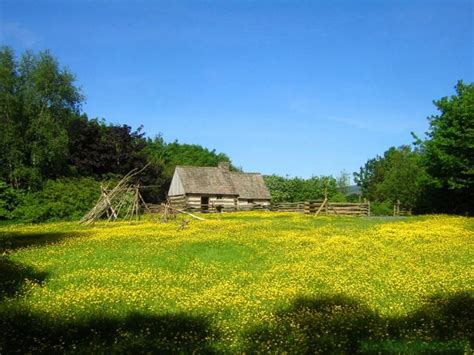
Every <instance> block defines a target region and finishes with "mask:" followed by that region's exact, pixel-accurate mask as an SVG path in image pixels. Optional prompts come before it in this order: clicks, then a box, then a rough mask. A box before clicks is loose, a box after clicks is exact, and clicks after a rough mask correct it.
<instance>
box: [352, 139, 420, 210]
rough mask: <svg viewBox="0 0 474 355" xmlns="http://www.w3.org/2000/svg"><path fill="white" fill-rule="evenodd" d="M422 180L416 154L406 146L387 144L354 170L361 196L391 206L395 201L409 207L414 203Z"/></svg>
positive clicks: (418, 158) (417, 154)
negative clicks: (379, 153)
mask: <svg viewBox="0 0 474 355" xmlns="http://www.w3.org/2000/svg"><path fill="white" fill-rule="evenodd" d="M425 179H426V174H425V171H424V168H423V165H422V161H421V156H420V153H419V152H418V151H412V149H411V148H410V147H409V146H401V147H399V148H395V147H391V148H390V149H388V150H387V151H386V152H385V153H384V155H383V156H382V157H380V156H377V157H376V158H374V159H370V160H369V161H367V163H366V164H365V166H363V167H361V168H360V170H359V172H358V173H354V180H355V182H356V183H357V185H359V186H360V188H361V190H362V194H363V197H365V198H367V199H369V200H370V201H372V202H379V203H380V202H384V201H386V202H387V203H388V204H391V205H393V204H394V203H396V202H397V201H398V200H399V201H400V203H401V205H402V206H403V207H405V208H409V209H411V208H415V207H416V206H417V204H418V202H419V200H420V195H421V194H422V192H423V182H424V181H425ZM382 210H384V209H382Z"/></svg>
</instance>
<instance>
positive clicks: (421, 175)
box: [354, 81, 474, 215]
mask: <svg viewBox="0 0 474 355" xmlns="http://www.w3.org/2000/svg"><path fill="white" fill-rule="evenodd" d="M455 91H456V92H455V94H454V95H452V96H451V97H443V98H441V99H439V100H435V101H434V102H433V103H434V105H435V106H436V108H437V110H438V112H439V113H438V114H436V115H433V116H430V117H428V121H429V130H428V132H426V136H425V137H424V138H420V137H418V136H417V135H415V134H413V133H412V136H413V139H414V140H415V141H414V143H413V145H411V146H410V145H404V146H401V147H391V148H389V149H388V150H387V151H386V152H384V153H383V155H382V156H377V157H375V158H373V159H369V160H368V161H367V162H366V163H365V165H364V166H363V167H361V168H360V170H359V171H358V172H355V173H354V180H355V182H356V183H357V184H358V186H360V188H361V190H362V194H363V196H364V197H366V198H368V199H369V200H371V201H373V202H375V203H376V208H378V209H380V211H381V212H383V213H386V214H387V213H390V211H391V209H392V206H393V204H395V203H397V202H400V204H401V206H403V207H404V208H406V209H409V210H412V211H413V212H415V213H457V214H467V215H472V214H473V210H474V208H473V206H474V204H473V201H474V84H472V83H471V84H465V83H464V82H462V81H459V82H458V83H457V85H456V86H455Z"/></svg>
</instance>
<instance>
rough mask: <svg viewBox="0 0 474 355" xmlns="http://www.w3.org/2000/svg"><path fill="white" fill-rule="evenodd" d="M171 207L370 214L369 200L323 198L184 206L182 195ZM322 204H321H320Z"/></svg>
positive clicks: (154, 207)
mask: <svg viewBox="0 0 474 355" xmlns="http://www.w3.org/2000/svg"><path fill="white" fill-rule="evenodd" d="M170 202H171V204H172V206H173V207H175V208H179V209H186V210H188V211H195V212H203V213H212V212H234V211H258V210H270V211H277V212H298V213H305V214H316V213H318V211H319V214H326V215H336V216H370V202H368V203H346V202H327V201H323V200H317V201H304V202H279V203H273V204H271V205H270V206H263V205H259V204H249V205H240V206H235V207H234V206H232V207H229V206H226V207H224V206H220V205H219V204H212V203H211V204H208V205H201V206H200V207H199V208H192V207H189V206H186V200H185V198H184V197H173V198H170ZM322 205H323V206H322ZM148 208H149V210H150V211H151V212H152V213H158V212H161V206H160V205H148Z"/></svg>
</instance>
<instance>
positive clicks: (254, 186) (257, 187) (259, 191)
mask: <svg viewBox="0 0 474 355" xmlns="http://www.w3.org/2000/svg"><path fill="white" fill-rule="evenodd" d="M176 175H178V176H179V180H180V182H181V184H182V187H183V189H184V192H185V193H188V194H206V195H234V196H238V197H240V198H245V199H256V200H257V199H265V200H268V199H270V193H269V192H268V189H267V186H266V185H265V181H264V180H263V177H262V175H261V174H259V173H240V172H233V171H229V170H228V169H226V168H225V167H224V168H223V167H218V168H215V167H196V166H177V167H176V170H175V176H176ZM173 179H174V178H173Z"/></svg>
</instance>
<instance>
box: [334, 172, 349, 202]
mask: <svg viewBox="0 0 474 355" xmlns="http://www.w3.org/2000/svg"><path fill="white" fill-rule="evenodd" d="M336 182H337V189H338V190H339V192H340V193H341V194H343V195H344V196H345V195H347V194H348V193H349V186H350V183H351V176H350V175H349V173H348V172H347V171H345V170H342V171H341V173H340V174H339V176H338V177H337V178H336Z"/></svg>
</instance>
